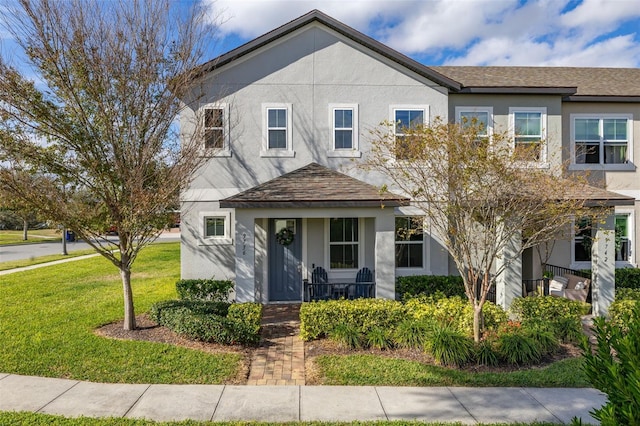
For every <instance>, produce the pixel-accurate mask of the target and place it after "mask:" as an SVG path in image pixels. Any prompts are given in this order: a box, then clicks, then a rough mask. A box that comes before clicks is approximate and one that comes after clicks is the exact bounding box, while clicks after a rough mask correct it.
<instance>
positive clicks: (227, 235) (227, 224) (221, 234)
mask: <svg viewBox="0 0 640 426" xmlns="http://www.w3.org/2000/svg"><path fill="white" fill-rule="evenodd" d="M199 218H200V232H201V234H200V235H202V237H201V238H202V239H201V241H200V244H202V245H225V244H232V243H233V239H232V238H231V212H229V211H224V210H217V211H202V212H200V213H199Z"/></svg>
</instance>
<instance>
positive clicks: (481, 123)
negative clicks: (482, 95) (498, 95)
mask: <svg viewBox="0 0 640 426" xmlns="http://www.w3.org/2000/svg"><path fill="white" fill-rule="evenodd" d="M456 123H458V124H460V125H462V126H463V127H466V126H471V125H475V126H476V127H477V130H478V137H479V138H489V137H490V136H491V134H492V133H493V108H492V107H456Z"/></svg>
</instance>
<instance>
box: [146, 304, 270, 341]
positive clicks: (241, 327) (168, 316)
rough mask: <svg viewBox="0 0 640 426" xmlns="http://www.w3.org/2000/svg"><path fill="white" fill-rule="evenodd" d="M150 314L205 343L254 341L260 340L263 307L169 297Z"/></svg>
mask: <svg viewBox="0 0 640 426" xmlns="http://www.w3.org/2000/svg"><path fill="white" fill-rule="evenodd" d="M149 317H150V318H151V319H153V320H154V321H155V322H157V323H158V324H160V325H163V326H165V327H167V328H169V329H170V330H172V331H174V332H176V333H178V334H181V335H183V336H186V337H188V338H190V339H194V340H200V341H203V342H216V343H221V344H225V345H229V344H236V343H240V344H254V343H257V342H258V341H259V340H260V334H259V332H260V319H261V317H262V306H261V305H259V304H257V303H238V304H229V303H223V302H212V301H202V300H166V301H163V302H158V303H156V304H154V305H153V306H152V307H151V310H150V311H149Z"/></svg>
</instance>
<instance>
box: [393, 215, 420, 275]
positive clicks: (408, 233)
mask: <svg viewBox="0 0 640 426" xmlns="http://www.w3.org/2000/svg"><path fill="white" fill-rule="evenodd" d="M423 224H424V218H423V217H421V216H398V217H396V268H422V267H423V265H424V227H423Z"/></svg>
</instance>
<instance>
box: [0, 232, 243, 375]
mask: <svg viewBox="0 0 640 426" xmlns="http://www.w3.org/2000/svg"><path fill="white" fill-rule="evenodd" d="M179 262H180V245H179V243H165V244H154V245H152V246H150V247H148V248H146V249H144V250H143V251H142V253H141V255H140V256H139V258H138V259H137V260H136V263H135V264H134V269H133V274H132V282H133V293H134V302H135V306H136V312H137V313H142V312H145V311H147V310H148V309H149V307H150V306H151V304H152V303H154V302H156V301H160V300H165V299H171V298H175V297H176V294H175V282H176V280H177V279H178V278H179ZM0 286H1V287H2V289H1V291H2V298H0V372H3V373H15V374H25V375H35V376H46V377H64V378H70V379H78V380H88V381H96V382H127V383H222V382H224V381H225V380H228V379H231V378H233V377H235V375H236V373H237V369H238V368H239V361H240V356H239V355H237V354H223V355H210V354H205V353H203V352H199V351H195V350H189V349H184V348H178V347H173V346H171V345H166V344H160V343H150V342H141V341H120V340H112V339H106V338H102V337H98V336H96V335H94V334H93V330H94V329H95V328H96V327H98V326H100V325H103V324H106V323H109V322H113V321H117V320H120V319H122V317H123V301H122V284H121V281H120V275H119V273H118V270H117V269H116V268H115V267H114V266H113V265H112V264H111V263H109V262H108V261H107V260H105V259H104V258H102V257H94V258H90V259H85V260H78V261H74V262H69V263H65V264H61V265H55V266H48V267H44V268H39V269H34V270H30V271H25V272H19V273H15V274H10V275H6V276H3V277H2V283H1V284H0Z"/></svg>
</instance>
